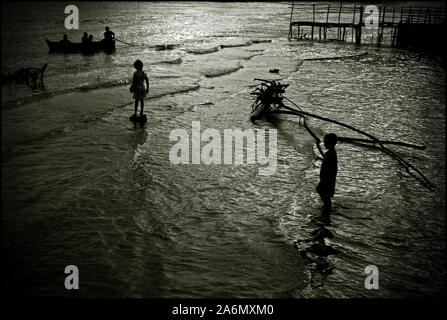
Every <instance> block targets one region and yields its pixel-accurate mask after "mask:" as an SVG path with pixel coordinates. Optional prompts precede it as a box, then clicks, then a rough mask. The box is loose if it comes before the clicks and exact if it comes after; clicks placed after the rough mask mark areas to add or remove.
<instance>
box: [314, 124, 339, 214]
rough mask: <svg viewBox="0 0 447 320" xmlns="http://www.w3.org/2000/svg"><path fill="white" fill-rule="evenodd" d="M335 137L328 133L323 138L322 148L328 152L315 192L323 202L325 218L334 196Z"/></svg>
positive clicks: (335, 171) (335, 170) (325, 155)
mask: <svg viewBox="0 0 447 320" xmlns="http://www.w3.org/2000/svg"><path fill="white" fill-rule="evenodd" d="M336 144H337V135H336V134H335V133H329V134H327V135H325V136H324V146H325V147H326V148H327V149H328V151H327V152H326V153H325V154H324V157H323V163H322V164H321V169H320V183H318V186H317V192H318V194H319V195H320V197H321V200H323V212H324V214H325V215H326V217H327V218H329V214H330V213H331V211H332V205H331V197H333V196H334V191H335V179H336V177H337V151H335V145H336Z"/></svg>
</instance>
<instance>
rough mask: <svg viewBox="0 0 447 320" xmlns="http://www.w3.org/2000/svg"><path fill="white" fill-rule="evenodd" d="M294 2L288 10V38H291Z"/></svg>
mask: <svg viewBox="0 0 447 320" xmlns="http://www.w3.org/2000/svg"><path fill="white" fill-rule="evenodd" d="M294 5H295V2H292V10H291V11H290V24H289V38H292V35H293V34H292V18H293V6H294Z"/></svg>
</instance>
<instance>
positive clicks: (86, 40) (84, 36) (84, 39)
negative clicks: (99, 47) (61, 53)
mask: <svg viewBox="0 0 447 320" xmlns="http://www.w3.org/2000/svg"><path fill="white" fill-rule="evenodd" d="M88 41H89V40H88V34H87V32H84V34H83V35H82V39H81V42H82V44H83V45H88Z"/></svg>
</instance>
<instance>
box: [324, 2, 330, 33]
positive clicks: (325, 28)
mask: <svg viewBox="0 0 447 320" xmlns="http://www.w3.org/2000/svg"><path fill="white" fill-rule="evenodd" d="M330 9H331V5H330V4H328V6H327V14H326V26H325V27H324V40H326V36H327V23H328V22H329V11H330Z"/></svg>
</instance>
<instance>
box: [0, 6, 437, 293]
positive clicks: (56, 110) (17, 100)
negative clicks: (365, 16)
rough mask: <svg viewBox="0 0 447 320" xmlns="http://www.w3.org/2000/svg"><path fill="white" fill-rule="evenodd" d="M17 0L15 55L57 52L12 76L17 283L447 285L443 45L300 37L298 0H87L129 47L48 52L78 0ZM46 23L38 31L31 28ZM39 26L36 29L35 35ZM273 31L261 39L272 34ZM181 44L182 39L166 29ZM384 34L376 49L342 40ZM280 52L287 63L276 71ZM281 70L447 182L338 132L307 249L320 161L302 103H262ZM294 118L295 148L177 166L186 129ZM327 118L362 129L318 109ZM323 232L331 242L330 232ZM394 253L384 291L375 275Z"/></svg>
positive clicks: (105, 286) (303, 92) (8, 191)
mask: <svg viewBox="0 0 447 320" xmlns="http://www.w3.org/2000/svg"><path fill="white" fill-rule="evenodd" d="M26 6H27V8H29V9H30V10H27V11H26V12H25V13H24V14H19V10H18V7H16V6H14V5H12V6H11V5H9V6H8V7H5V6H4V5H3V4H2V9H3V10H2V12H3V13H2V15H3V17H2V18H3V19H2V20H3V27H2V65H6V66H8V67H10V68H12V70H14V69H15V68H17V67H20V66H22V65H24V64H26V65H33V66H40V65H41V64H43V63H48V73H47V74H46V78H45V80H46V87H47V91H46V93H45V94H42V93H38V92H35V93H32V92H31V90H29V89H27V88H25V87H20V86H19V87H17V89H16V90H13V89H12V88H10V87H2V155H3V161H2V169H3V170H2V186H3V187H2V200H3V201H2V203H3V204H2V212H3V214H2V225H3V229H2V231H3V233H4V243H5V254H6V257H7V258H8V259H10V261H11V263H10V264H9V266H8V267H9V269H8V270H7V271H8V275H10V276H9V277H8V278H9V280H8V282H7V283H6V287H8V288H9V289H10V290H13V291H14V290H16V291H17V292H18V293H23V292H25V293H26V294H33V295H36V294H38V295H57V296H73V292H71V291H67V290H65V289H64V287H63V279H64V276H65V275H64V273H63V270H64V268H65V266H66V265H69V264H75V265H77V266H78V267H79V269H80V273H81V284H80V286H81V287H82V290H79V291H78V292H76V295H78V296H85V297H97V296H99V297H163V298H171V297H237V298H239V297H272V298H277V297H286V298H287V297H348V298H357V297H420V296H439V295H440V294H442V292H444V290H445V278H444V274H445V232H444V228H445V216H444V212H445V140H444V133H445V90H444V88H445V70H444V69H443V67H442V65H441V63H440V62H439V61H438V60H437V59H434V58H431V57H428V56H426V55H424V54H419V53H411V52H406V51H401V50H395V49H391V48H386V47H384V48H381V49H377V48H374V47H368V46H363V47H362V48H360V49H359V48H355V47H354V46H352V45H350V44H337V43H318V42H307V41H288V40H287V39H286V38H284V37H285V36H287V32H288V30H287V29H288V28H287V24H288V19H289V16H288V13H289V9H288V7H287V6H286V5H284V4H280V3H262V4H259V3H206V4H205V3H195V2H194V3H169V4H167V3H131V4H130V3H124V4H121V3H103V2H100V3H79V4H78V6H79V10H80V14H81V29H80V30H79V31H73V32H67V33H68V34H69V38H71V39H76V38H79V39H80V37H81V34H82V32H83V31H84V30H87V31H89V32H92V33H94V34H95V35H96V34H97V35H98V36H99V34H100V33H101V32H102V28H103V26H104V24H109V25H110V26H111V27H112V30H113V31H114V32H115V34H116V36H117V38H119V39H122V40H124V41H127V42H131V43H135V44H139V46H126V45H124V44H117V50H116V52H115V53H113V54H111V55H106V54H103V53H98V54H95V55H91V56H82V55H76V54H75V55H63V54H48V53H47V48H46V46H45V44H44V40H43V39H44V38H46V37H47V38H50V39H53V40H55V39H57V38H59V37H60V34H61V33H62V32H64V30H63V20H64V17H65V16H64V15H63V14H61V13H63V8H64V7H63V5H62V4H56V3H52V4H51V5H39V4H34V3H27V4H26ZM30 26H33V28H32V29H31V30H32V32H30V33H29V34H25V33H24V30H30ZM17 39H20V40H21V41H17ZM259 40H262V41H259ZM165 44H173V45H174V48H173V49H172V50H158V49H159V47H157V46H158V45H165ZM364 52H368V54H367V55H363V56H361V57H358V58H349V59H335V60H306V59H311V58H317V57H343V56H350V55H356V54H361V53H364ZM136 58H139V59H141V60H142V61H143V62H144V63H145V70H146V71H147V72H148V74H149V77H150V81H151V93H150V95H149V96H148V99H147V100H146V102H145V111H146V113H147V115H148V123H147V124H146V125H145V126H144V127H139V126H137V127H135V128H134V127H133V125H132V124H131V123H130V122H129V121H128V117H129V115H130V114H131V113H132V112H133V105H132V97H131V95H130V94H129V92H128V86H129V85H128V83H129V80H130V77H131V74H132V72H133V70H132V67H131V65H132V63H133V61H134V60H135V59H136ZM273 68H278V69H279V70H280V73H279V74H272V73H269V69H273ZM254 78H263V79H279V80H281V81H283V82H285V83H289V84H290V86H289V88H288V89H287V92H286V96H287V97H288V98H289V99H291V100H292V101H294V102H296V103H297V104H299V105H300V106H301V107H302V108H303V109H304V110H306V111H308V112H312V113H316V114H319V115H322V116H325V117H328V118H332V119H336V120H339V121H342V122H345V123H349V124H351V125H353V126H355V127H358V128H361V129H362V130H365V131H367V132H369V133H372V134H374V135H376V136H377V137H379V138H382V139H389V140H401V141H405V142H410V143H416V144H421V145H425V146H427V149H426V150H423V151H419V150H411V149H406V148H402V147H390V149H392V150H393V151H395V152H397V153H398V154H399V155H401V156H402V157H403V158H405V159H407V160H408V161H410V162H411V163H412V164H414V165H415V166H416V167H417V168H419V169H420V170H421V171H422V172H423V173H424V174H425V175H426V176H427V177H428V179H430V180H431V181H432V182H433V183H434V185H435V189H434V191H430V190H428V189H427V188H425V187H424V186H423V185H422V184H421V183H420V182H418V181H417V180H415V179H414V178H413V177H412V176H411V175H409V174H408V173H407V172H406V171H405V170H404V169H403V167H401V166H400V165H399V164H398V163H397V162H396V161H395V160H394V159H392V158H390V157H389V156H387V155H385V154H384V153H381V152H379V151H377V150H369V149H365V148H363V147H360V146H355V145H351V144H339V145H338V146H337V152H338V159H339V164H338V167H339V172H338V177H337V187H336V194H335V197H334V208H335V211H334V213H333V214H332V216H331V220H332V223H331V225H330V227H328V230H330V231H331V232H332V234H333V235H334V237H333V238H331V239H326V244H327V245H328V246H330V247H331V248H333V249H335V250H336V253H335V254H332V255H329V256H327V257H326V256H323V257H322V258H315V257H311V258H310V260H309V259H305V258H304V257H303V256H302V255H301V254H300V250H298V249H300V248H301V247H300V246H298V249H297V248H296V247H295V246H294V244H296V242H297V241H303V240H306V239H312V232H314V231H315V230H317V229H319V228H321V227H319V225H318V224H317V223H316V222H315V221H314V220H313V218H315V217H318V216H319V215H320V212H321V202H320V199H319V198H318V195H317V194H316V193H315V191H314V189H315V186H316V184H317V182H318V175H319V165H320V163H321V162H320V161H318V160H317V159H316V156H317V153H318V151H317V150H316V148H315V147H314V142H313V139H312V138H311V137H310V136H309V135H308V133H307V132H306V130H305V129H304V127H303V126H302V125H301V124H300V123H299V122H298V119H294V118H293V117H286V116H281V117H280V119H277V120H276V121H273V122H267V121H258V122H257V123H256V124H252V123H251V122H250V121H249V119H248V116H249V112H250V110H251V103H252V97H251V96H250V94H249V93H250V92H251V91H252V90H253V88H254V86H255V85H256V84H257V82H254V81H253V79H254ZM197 120H199V121H200V124H201V128H202V130H204V129H206V128H215V129H218V130H219V131H220V132H223V130H224V129H227V128H241V129H248V128H259V129H277V130H278V167H277V171H276V173H275V174H274V175H271V176H260V175H258V169H259V165H239V166H236V165H204V164H200V165H194V164H191V165H172V164H171V163H170V161H169V150H170V148H171V147H172V145H173V144H174V142H172V141H169V134H170V132H171V131H172V130H173V129H177V128H184V129H186V130H188V131H190V130H191V122H192V121H197ZM309 124H310V125H311V127H312V129H313V130H314V131H315V132H316V133H317V134H318V135H319V136H323V135H324V134H325V133H328V132H335V133H337V134H338V135H341V136H356V135H355V134H353V132H350V131H348V130H343V129H340V127H336V126H333V125H330V124H327V123H325V122H322V121H319V120H309ZM311 243H312V242H311ZM371 264H373V265H376V266H378V267H379V271H380V290H376V291H370V290H366V289H365V288H364V279H365V275H364V273H363V272H364V268H365V267H366V266H367V265H371Z"/></svg>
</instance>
